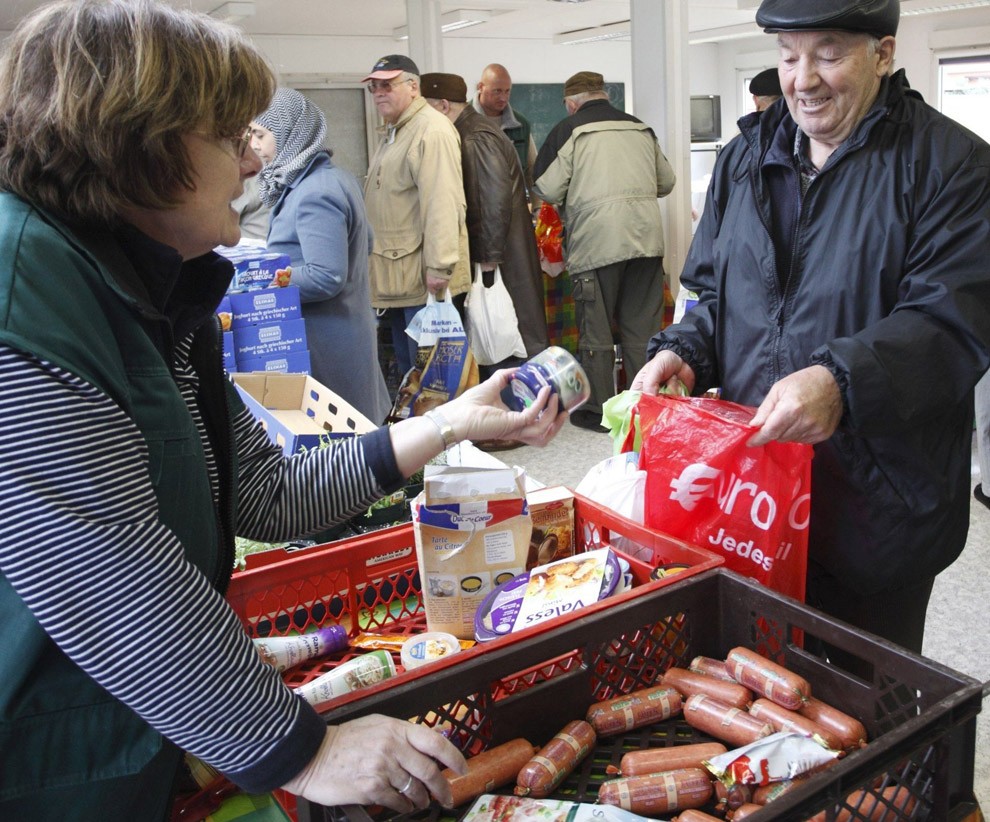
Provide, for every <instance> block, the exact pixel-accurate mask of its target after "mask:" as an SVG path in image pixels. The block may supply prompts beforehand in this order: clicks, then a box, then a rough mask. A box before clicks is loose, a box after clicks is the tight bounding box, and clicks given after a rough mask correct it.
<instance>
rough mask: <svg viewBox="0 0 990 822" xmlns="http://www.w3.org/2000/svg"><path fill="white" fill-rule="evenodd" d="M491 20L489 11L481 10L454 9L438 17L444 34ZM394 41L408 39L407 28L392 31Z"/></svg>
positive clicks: (401, 27)
mask: <svg viewBox="0 0 990 822" xmlns="http://www.w3.org/2000/svg"><path fill="white" fill-rule="evenodd" d="M491 18H492V13H491V12H490V11H482V10H481V9H454V11H448V12H447V13H446V14H441V15H440V31H442V32H443V33H444V34H446V33H447V32H448V31H457V30H458V29H466V28H469V27H470V26H477V25H478V24H479V23H487V22H488V21H489V20H491ZM392 34H393V35H394V36H395V39H396V40H408V39H409V26H399V27H398V28H397V29H393V30H392Z"/></svg>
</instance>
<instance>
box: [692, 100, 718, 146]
mask: <svg viewBox="0 0 990 822" xmlns="http://www.w3.org/2000/svg"><path fill="white" fill-rule="evenodd" d="M721 139H722V105H721V100H720V98H719V96H718V95H717V94H703V95H698V96H696V97H692V98H691V142H692V143H714V142H716V141H718V140H721Z"/></svg>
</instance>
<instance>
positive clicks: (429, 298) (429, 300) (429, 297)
mask: <svg viewBox="0 0 990 822" xmlns="http://www.w3.org/2000/svg"><path fill="white" fill-rule="evenodd" d="M446 302H450V286H449V285H448V286H447V287H446V288H445V289H444V290H443V299H438V298H437V296H436V295H435V294H434V293H433V292H432V291H430V289H426V304H427V305H433V304H434V303H446Z"/></svg>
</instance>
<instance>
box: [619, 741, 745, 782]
mask: <svg viewBox="0 0 990 822" xmlns="http://www.w3.org/2000/svg"><path fill="white" fill-rule="evenodd" d="M726 751H727V748H726V747H725V745H723V744H722V743H720V742H695V743H694V744H691V745H674V746H672V747H670V748H645V749H644V750H641V751H629V753H627V754H624V755H623V757H622V759H621V760H619V767H618V768H616V767H615V766H614V765H609V766H607V767H606V768H605V773H607V774H609V775H612V774H616V773H620V774H622V775H623V776H641V775H642V774H647V773H659V772H660V771H675V770H678V769H680V768H702V767H704V765H703V763H704V761H705V760H706V759H711V758H712V757H713V756H718V755H719V754H724V753H725V752H726Z"/></svg>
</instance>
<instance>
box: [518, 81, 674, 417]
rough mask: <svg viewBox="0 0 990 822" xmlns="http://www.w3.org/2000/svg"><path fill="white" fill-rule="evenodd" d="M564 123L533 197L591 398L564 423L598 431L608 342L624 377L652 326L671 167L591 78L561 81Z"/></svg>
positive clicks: (611, 384) (659, 300)
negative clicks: (559, 271)
mask: <svg viewBox="0 0 990 822" xmlns="http://www.w3.org/2000/svg"><path fill="white" fill-rule="evenodd" d="M564 106H565V107H566V109H567V114H568V117H566V118H565V119H563V120H561V121H560V122H559V123H557V125H556V126H554V128H553V130H552V131H551V132H550V134H548V135H547V139H546V140H545V141H544V143H543V146H542V147H541V148H540V153H539V154H538V155H537V157H536V166H535V168H534V170H533V174H534V177H535V181H536V182H535V190H536V192H537V194H538V195H539V196H540V197H542V198H543V199H544V200H546V201H547V202H549V203H553V204H554V205H557V206H558V210H559V212H560V216H561V219H562V221H563V223H564V258H565V261H566V263H567V270H568V273H569V274H570V276H571V282H572V283H573V288H574V309H575V319H576V321H577V331H578V359H579V360H580V361H581V365H582V366H583V367H584V370H585V371H586V372H587V374H588V382H589V383H590V385H591V398H590V399H589V400H588V402H587V403H586V405H585V407H584V408H581V409H578V410H577V411H574V412H572V413H571V416H570V419H571V422H572V423H573V424H574V425H577V426H580V427H581V428H587V429H589V430H593V431H599V432H601V433H604V432H605V429H604V428H603V427H602V425H601V421H602V410H603V409H602V404H603V403H604V402H605V401H606V400H607V399H608V398H609V397H611V396H613V395H614V394H615V342H614V340H613V336H612V329H613V327H615V328H618V330H619V342H620V344H621V346H622V359H623V362H624V363H625V366H626V373H627V374H629V375H630V376H632V375H633V374H635V373H636V372H637V371H638V370H639V369H640V368H641V367H642V366H643V364H644V363H645V362H646V346H647V343H648V342H649V341H650V337H651V336H652V335H653V334H654V333H655V332H656V331H657V330H658V329H659V328H660V327H661V325H662V322H663V306H664V283H663V280H664V275H663V253H664V245H663V226H662V224H661V222H660V206H659V204H658V203H657V198H658V197H666V196H667V195H668V194H669V193H670V192H671V190H672V189H673V188H674V170H673V169H672V168H671V166H670V163H669V162H667V158H666V157H664V155H663V152H662V151H661V150H660V146H659V144H658V143H657V138H656V135H654V133H653V130H652V129H651V128H650V127H649V126H648V125H646V124H645V123H643V122H642V121H641V120H639V119H637V118H636V117H633V116H632V115H631V114H626V113H625V112H623V111H619V110H618V109H616V108H615V107H614V106H613V105H612V104H611V103H610V102H609V99H608V93H607V92H606V91H605V79H604V78H603V77H602V75H601V74H599V73H598V72H595V71H579V72H578V73H577V74H574V75H572V76H571V77H569V78H568V79H567V82H566V83H564Z"/></svg>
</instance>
